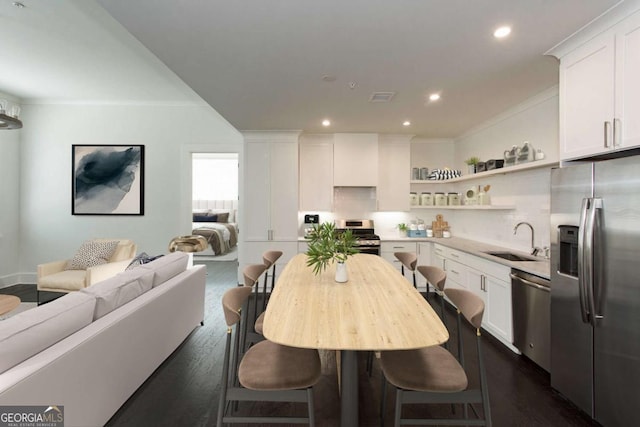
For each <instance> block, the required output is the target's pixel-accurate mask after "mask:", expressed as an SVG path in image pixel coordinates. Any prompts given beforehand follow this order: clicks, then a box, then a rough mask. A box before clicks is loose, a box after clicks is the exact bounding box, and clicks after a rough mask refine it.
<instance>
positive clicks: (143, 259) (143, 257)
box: [126, 252, 162, 270]
mask: <svg viewBox="0 0 640 427" xmlns="http://www.w3.org/2000/svg"><path fill="white" fill-rule="evenodd" d="M161 256H162V255H156V256H149V255H147V253H146V252H142V253H141V254H140V255H138V256H137V257H135V258H134V259H133V260H132V261H131V263H130V264H129V265H128V266H127V268H126V269H127V270H132V269H134V268H136V267H138V266H140V265H142V264H147V263H149V262H151V261H153V260H154V259H158V258H160V257H161Z"/></svg>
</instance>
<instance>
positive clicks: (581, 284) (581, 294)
mask: <svg viewBox="0 0 640 427" xmlns="http://www.w3.org/2000/svg"><path fill="white" fill-rule="evenodd" d="M590 201H591V199H590V198H588V197H585V198H584V199H582V208H581V209H580V228H579V230H580V231H579V233H578V299H579V300H580V315H581V316H582V322H583V323H589V312H588V311H587V291H586V286H587V283H586V282H588V280H589V277H590V274H589V271H588V270H587V267H588V265H587V263H586V254H585V252H586V251H585V249H586V246H587V244H586V242H585V240H586V232H587V216H588V211H589V205H590Z"/></svg>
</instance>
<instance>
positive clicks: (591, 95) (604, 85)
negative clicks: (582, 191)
mask: <svg viewBox="0 0 640 427" xmlns="http://www.w3.org/2000/svg"><path fill="white" fill-rule="evenodd" d="M638 75H640V12H637V13H635V14H633V15H631V16H629V17H628V18H626V19H625V20H623V21H622V22H620V23H619V24H617V25H615V26H614V27H613V28H611V29H609V30H607V31H606V32H604V33H602V34H600V35H598V36H597V37H594V38H593V39H591V40H589V41H588V42H587V43H585V44H583V45H582V46H580V47H578V48H576V49H575V50H573V51H571V52H570V53H568V54H566V55H565V56H563V57H562V58H560V158H561V160H571V159H576V158H581V157H588V156H594V155H599V154H604V153H607V152H610V151H614V150H623V149H628V148H633V147H638V146H640V82H639V81H638V78H637V76H638Z"/></svg>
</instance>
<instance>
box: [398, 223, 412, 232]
mask: <svg viewBox="0 0 640 427" xmlns="http://www.w3.org/2000/svg"><path fill="white" fill-rule="evenodd" d="M398 230H400V231H405V232H406V231H407V230H409V226H408V225H407V224H405V223H404V222H401V223H400V224H398Z"/></svg>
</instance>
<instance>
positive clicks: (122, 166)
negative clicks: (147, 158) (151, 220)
mask: <svg viewBox="0 0 640 427" xmlns="http://www.w3.org/2000/svg"><path fill="white" fill-rule="evenodd" d="M71 165H72V169H73V173H72V178H71V186H72V190H71V214H72V215H144V145H72V146H71Z"/></svg>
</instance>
